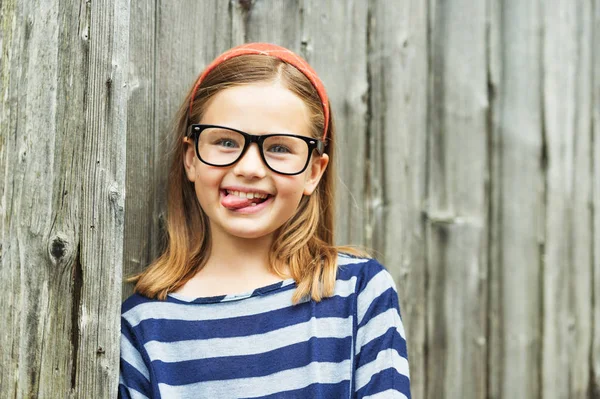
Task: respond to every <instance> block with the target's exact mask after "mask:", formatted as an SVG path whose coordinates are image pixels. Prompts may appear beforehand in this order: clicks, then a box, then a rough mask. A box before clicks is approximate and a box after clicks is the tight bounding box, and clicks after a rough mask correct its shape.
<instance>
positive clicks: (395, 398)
mask: <svg viewBox="0 0 600 399" xmlns="http://www.w3.org/2000/svg"><path fill="white" fill-rule="evenodd" d="M363 399H408V398H407V397H406V395H405V394H403V393H402V392H398V391H395V390H393V389H388V390H387V391H383V392H379V393H376V394H374V395H369V396H365V397H364V398H363Z"/></svg>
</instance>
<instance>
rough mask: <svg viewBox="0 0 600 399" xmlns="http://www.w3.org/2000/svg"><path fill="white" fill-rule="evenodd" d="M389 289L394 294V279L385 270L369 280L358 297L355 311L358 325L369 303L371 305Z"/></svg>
mask: <svg viewBox="0 0 600 399" xmlns="http://www.w3.org/2000/svg"><path fill="white" fill-rule="evenodd" d="M390 287H392V288H393V289H394V292H396V284H395V283H394V279H393V277H392V276H391V275H390V274H389V273H388V272H387V271H386V270H381V271H380V272H379V273H377V274H376V275H375V276H373V277H372V278H371V280H370V281H369V282H368V283H367V286H366V287H365V288H364V289H363V291H362V292H361V293H360V294H359V295H358V304H357V311H356V313H357V318H358V320H357V322H358V324H360V323H361V322H362V319H363V317H365V313H366V312H367V310H368V309H369V306H370V305H371V303H373V301H374V300H375V299H376V298H377V297H379V296H380V295H381V294H382V293H383V292H384V291H386V290H388V289H389V288H390ZM396 295H397V294H396Z"/></svg>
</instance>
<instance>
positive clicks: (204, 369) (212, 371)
mask: <svg viewBox="0 0 600 399" xmlns="http://www.w3.org/2000/svg"><path fill="white" fill-rule="evenodd" d="M351 342H352V337H347V338H311V339H310V340H308V341H306V342H299V343H297V344H293V345H289V346H286V347H283V348H279V349H275V350H272V351H269V352H265V353H261V354H256V355H246V356H227V357H213V358H205V359H198V360H190V361H183V362H177V363H164V362H162V361H154V362H153V363H152V366H153V367H154V368H156V369H157V370H161V372H160V375H159V376H158V377H159V379H160V380H161V381H162V382H165V383H167V384H169V385H185V384H191V383H194V382H197V381H214V380H229V379H234V378H250V377H263V376H267V375H270V374H273V373H277V372H279V371H283V370H289V369H294V368H297V367H303V366H306V365H308V364H310V363H311V362H331V363H339V362H342V361H344V360H347V359H350V348H351ZM249 344H250V343H249ZM248 364H252V365H253V366H252V367H247V366H244V365H248Z"/></svg>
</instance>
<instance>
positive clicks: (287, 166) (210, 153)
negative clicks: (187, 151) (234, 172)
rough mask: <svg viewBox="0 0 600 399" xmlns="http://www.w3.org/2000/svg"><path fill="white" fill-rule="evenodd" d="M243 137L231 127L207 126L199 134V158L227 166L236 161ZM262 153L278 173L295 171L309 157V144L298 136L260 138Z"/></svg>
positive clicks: (298, 170)
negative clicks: (230, 128) (229, 128)
mask: <svg viewBox="0 0 600 399" xmlns="http://www.w3.org/2000/svg"><path fill="white" fill-rule="evenodd" d="M244 144H245V137H244V136H243V135H242V134H240V133H238V132H236V131H233V130H228V129H224V128H214V127H211V128H206V129H204V130H202V132H201V133H200V136H199V137H198V153H199V155H200V158H201V159H202V160H203V161H205V162H207V163H209V164H212V165H216V166H220V165H229V164H232V163H234V162H236V161H237V160H238V158H239V157H240V156H241V153H242V150H243V149H244ZM262 153H263V154H264V160H265V162H266V163H267V164H268V166H269V167H270V168H271V169H273V170H275V171H277V172H281V173H297V172H300V171H301V170H302V169H303V168H304V166H305V165H306V161H307V160H308V156H309V153H308V144H307V143H306V142H305V141H304V140H302V139H300V138H297V137H291V136H285V135H277V136H270V137H268V138H266V139H265V140H264V141H263V145H262Z"/></svg>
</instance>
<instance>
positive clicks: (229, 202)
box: [184, 83, 329, 239]
mask: <svg viewBox="0 0 600 399" xmlns="http://www.w3.org/2000/svg"><path fill="white" fill-rule="evenodd" d="M200 123H202V124H210V125H218V126H224V127H230V128H234V129H238V130H241V131H244V132H246V133H250V134H255V135H263V134H269V133H288V134H296V135H302V136H307V137H308V136H310V128H309V111H308V108H307V106H306V105H305V104H304V102H303V101H302V100H301V99H300V98H299V97H298V96H296V95H295V94H294V93H292V92H291V91H290V90H288V89H286V88H284V87H282V86H281V85H280V84H279V83H256V84H250V85H243V86H235V87H231V88H228V89H225V90H222V91H221V92H219V93H218V94H216V95H215V96H214V97H213V98H212V99H211V100H210V101H209V102H208V104H207V108H206V111H205V113H204V116H203V118H202V120H201V121H200ZM184 141H185V142H186V145H187V148H186V150H185V157H184V164H185V168H186V173H187V177H188V179H189V180H190V181H191V182H193V183H194V186H195V191H196V196H197V198H198V201H199V203H200V206H202V209H203V210H204V212H205V213H206V215H207V216H208V218H209V220H210V227H211V232H212V234H213V236H214V235H215V233H219V235H222V234H225V235H229V236H234V237H239V238H248V239H253V238H261V237H265V236H267V235H272V234H273V233H274V232H275V231H276V230H277V229H278V228H279V227H281V226H282V225H283V224H284V223H285V222H286V221H287V220H288V219H289V218H291V217H292V216H293V215H294V214H295V213H296V209H297V207H298V204H299V203H300V200H301V199H302V196H303V195H311V194H312V193H313V191H314V190H315V188H316V187H317V184H318V183H319V180H320V178H321V176H322V174H323V172H324V171H325V168H326V167H327V163H328V162H329V158H328V156H327V154H323V156H321V157H319V156H318V154H317V153H316V152H315V153H313V155H312V157H311V161H310V163H309V165H308V167H307V168H306V170H305V171H304V172H302V173H301V174H298V175H293V176H288V175H282V174H279V173H276V172H273V171H271V170H270V169H269V168H268V167H267V166H266V165H265V164H264V163H263V160H262V159H261V156H260V153H259V149H258V146H257V144H256V143H252V144H250V146H249V148H248V149H247V151H246V153H245V154H244V155H243V156H242V158H241V159H239V160H238V161H237V162H236V163H235V164H233V165H231V166H226V167H215V166H210V165H207V164H205V163H203V162H202V161H200V160H199V159H198V157H197V156H196V152H195V147H194V143H193V142H192V141H193V140H189V139H187V138H185V139H184ZM265 196H267V198H266V199H264V198H263V197H265ZM249 197H255V198H254V199H252V200H251V201H249ZM257 197H258V198H257ZM249 202H253V203H255V204H256V205H252V204H249ZM244 204H247V206H245V205H244Z"/></svg>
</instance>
